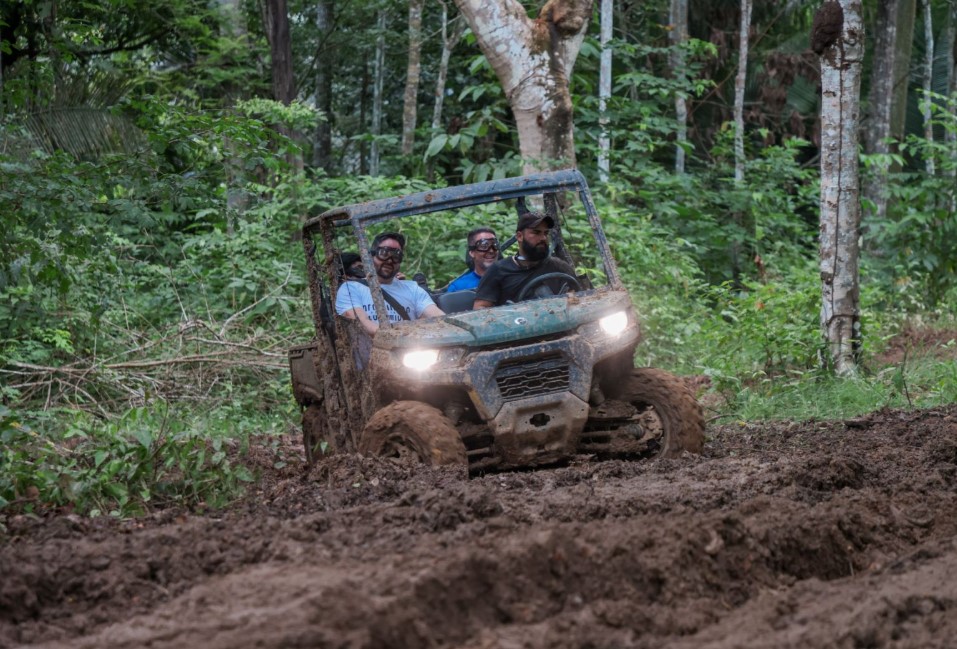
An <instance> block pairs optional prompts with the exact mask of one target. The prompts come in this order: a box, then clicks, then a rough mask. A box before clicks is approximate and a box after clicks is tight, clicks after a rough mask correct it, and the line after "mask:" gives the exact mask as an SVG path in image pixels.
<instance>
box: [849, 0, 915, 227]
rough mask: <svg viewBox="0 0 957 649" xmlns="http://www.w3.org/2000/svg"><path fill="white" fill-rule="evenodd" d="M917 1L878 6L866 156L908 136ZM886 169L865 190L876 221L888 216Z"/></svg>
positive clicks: (890, 0) (889, 0) (883, 0)
mask: <svg viewBox="0 0 957 649" xmlns="http://www.w3.org/2000/svg"><path fill="white" fill-rule="evenodd" d="M915 2H916V0H881V1H880V2H878V3H877V20H876V24H875V32H876V33H875V34H874V47H873V52H874V65H873V68H872V70H871V89H870V94H869V95H868V101H867V106H868V114H867V119H866V120H865V123H864V132H863V134H862V135H863V140H864V152H865V153H868V154H875V153H878V154H886V153H891V152H892V150H891V147H890V145H888V144H887V142H886V141H885V140H886V139H887V138H895V139H899V138H901V137H902V136H903V132H904V117H905V113H906V110H907V80H908V75H909V74H910V57H911V50H912V47H913V40H914V13H915ZM888 171H889V170H888V169H886V168H882V169H875V171H874V173H873V174H872V176H871V178H870V180H869V181H868V182H867V184H866V186H865V187H864V197H865V198H866V199H867V200H868V201H870V202H872V203H873V204H874V206H875V209H874V217H875V218H876V219H877V220H878V221H883V220H884V219H885V218H886V216H887V195H886V191H885V188H886V186H887V172H888Z"/></svg>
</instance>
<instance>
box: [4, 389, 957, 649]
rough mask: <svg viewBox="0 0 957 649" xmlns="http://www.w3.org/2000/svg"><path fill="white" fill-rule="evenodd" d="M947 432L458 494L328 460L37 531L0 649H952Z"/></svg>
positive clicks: (506, 478)
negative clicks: (227, 489) (151, 518)
mask: <svg viewBox="0 0 957 649" xmlns="http://www.w3.org/2000/svg"><path fill="white" fill-rule="evenodd" d="M955 412H957V409H955V408H951V409H942V410H939V411H925V412H923V413H916V414H913V413H904V414H902V413H896V412H887V413H878V414H876V415H873V416H872V417H871V419H869V420H867V421H864V422H855V423H854V425H853V427H851V428H845V426H842V425H837V424H800V425H798V424H779V425H767V426H764V427H754V426H750V427H741V426H730V427H724V428H720V429H716V430H714V431H712V439H711V441H710V442H709V445H708V448H707V449H706V456H705V457H703V458H693V457H692V458H682V459H678V460H662V461H655V462H648V463H642V464H636V463H627V462H608V463H601V464H595V463H584V462H583V463H580V464H574V465H572V466H570V467H567V468H564V469H552V470H545V471H538V472H530V473H510V474H498V475H489V476H484V477H481V478H478V479H473V480H471V481H467V480H462V479H461V478H459V477H456V476H455V475H454V474H452V473H449V472H448V471H445V472H443V471H441V470H426V471H410V470H409V469H407V468H406V467H401V466H396V465H392V464H388V463H381V462H377V461H375V460H369V459H362V458H333V459H330V460H328V461H327V462H326V463H324V464H323V465H320V466H319V467H317V469H316V470H314V471H313V472H312V474H311V475H309V476H308V477H306V478H299V479H295V480H293V481H290V482H288V483H285V484H283V485H279V486H278V488H277V489H275V490H274V492H273V493H272V494H269V495H267V496H266V497H265V498H264V501H263V502H260V503H255V504H252V505H250V506H249V508H248V510H247V511H233V512H230V513H228V515H227V516H226V517H224V518H223V519H221V520H210V519H208V518H190V519H188V520H186V521H185V522H183V521H180V522H175V521H174V522H162V521H161V522H158V523H157V524H156V526H155V527H152V528H147V529H143V530H139V531H130V530H127V531H126V532H125V533H121V534H117V530H115V529H108V528H107V529H103V530H99V531H97V530H90V529H89V525H91V524H90V523H82V525H80V529H73V530H71V529H65V530H55V529H54V528H53V527H52V526H54V525H55V523H52V522H51V523H48V524H46V527H44V526H42V525H38V526H37V527H36V528H35V529H25V530H24V531H23V533H22V537H21V538H22V539H23V540H22V541H18V540H17V538H16V537H15V538H14V539H13V541H11V542H8V543H7V544H6V545H5V546H3V547H2V549H0V575H12V576H13V578H14V579H15V580H17V583H18V584H19V586H18V587H17V588H16V589H11V588H10V587H9V584H11V583H13V582H12V581H9V580H7V579H4V580H3V584H4V585H2V586H0V611H4V612H3V613H0V645H3V646H17V645H19V644H29V643H44V642H48V643H49V644H47V645H44V646H64V645H69V646H76V647H125V646H134V645H135V646H143V645H144V644H148V645H149V646H154V647H165V646H168V647H173V646H185V645H197V644H203V645H206V646H207V647H209V648H210V649H214V648H215V647H245V646H250V647H251V646H265V647H280V646H282V647H295V646H341V647H398V646H410V647H412V646H415V647H498V646H501V647H511V646H515V647H581V646H589V645H590V646H603V647H606V646H621V647H645V646H648V647H651V646H655V647H662V646H664V647H691V646H696V647H697V646H706V647H752V646H753V647H763V646H822V647H823V646H834V647H868V646H874V647H879V646H897V647H927V646H931V647H932V646H941V647H943V646H950V645H949V644H948V643H950V642H951V638H953V637H957V636H955V635H954V633H953V632H954V631H957V629H955V628H954V624H955V623H954V622H951V621H950V620H951V619H952V618H957V615H954V611H953V610H952V609H953V608H954V607H955V602H957V585H955V586H950V584H952V583H953V584H957V580H955V579H953V577H954V576H955V573H957V548H955V541H954V539H955V533H957V490H955V474H957V418H955ZM300 512H311V513H300ZM59 520H60V521H61V522H60V523H56V524H59V525H61V526H63V523H62V519H59ZM83 525H86V526H87V527H86V529H83ZM65 527H67V528H69V525H67V526H65ZM52 532H56V533H52ZM57 535H59V538H58V537H57ZM27 540H30V541H34V542H35V543H36V547H29V548H28V547H26V541H27ZM67 546H72V547H73V553H72V556H73V559H72V560H64V559H62V558H59V559H58V557H59V556H61V554H62V553H63V552H64V551H65V549H66V548H67ZM31 553H32V554H31ZM100 556H112V557H114V558H115V559H114V561H111V562H110V565H108V566H106V567H100V568H97V566H96V565H94V563H95V561H96V557H100ZM37 558H41V560H42V564H43V568H42V569H41V567H39V566H38V562H37V560H36V559H37ZM143 562H145V563H146V566H147V569H144V568H142V567H139V568H137V567H136V566H141V564H142V563H143ZM151 562H152V563H151ZM101 563H102V561H101ZM8 571H9V572H8ZM38 575H41V576H39V577H38ZM66 575H69V577H70V579H69V580H67V579H65V576H66ZM98 580H99V581H98ZM104 580H105V581H104ZM154 581H155V583H156V585H158V586H159V587H160V588H162V589H163V591H165V592H163V591H160V590H157V589H156V587H155V586H151V585H150V583H151V582H154ZM65 583H71V584H72V587H71V588H64V586H63V585H64V584H65ZM57 588H60V591H59V592H55V591H56V589H57ZM131 593H132V595H131ZM31 597H32V598H33V599H32V601H33V604H31V605H27V604H24V602H27V601H28V600H30V598H31ZM131 597H138V598H139V599H138V600H137V603H134V604H133V605H132V606H130V605H129V600H130V598H131ZM17 598H19V599H17ZM71 598H73V601H70V600H71ZM85 599H89V600H91V601H89V602H85V603H84V601H83V600H85ZM17 602H20V603H19V604H18V603H17ZM18 607H19V608H18ZM116 607H120V608H121V611H120V613H121V614H115V613H114V614H113V615H112V616H110V615H109V614H101V617H102V618H103V619H95V618H96V614H97V613H98V612H101V611H102V609H103V608H108V609H109V608H116ZM123 607H125V608H123ZM11 611H13V613H11ZM16 616H19V617H16ZM109 623H112V626H107V625H108V624H109ZM83 634H89V635H88V636H86V637H78V636H81V635H83ZM4 643H6V644H4Z"/></svg>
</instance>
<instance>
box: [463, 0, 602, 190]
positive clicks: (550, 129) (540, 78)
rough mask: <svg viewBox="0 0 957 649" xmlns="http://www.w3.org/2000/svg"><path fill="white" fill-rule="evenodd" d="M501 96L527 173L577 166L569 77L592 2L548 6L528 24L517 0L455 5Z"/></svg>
mask: <svg viewBox="0 0 957 649" xmlns="http://www.w3.org/2000/svg"><path fill="white" fill-rule="evenodd" d="M455 2H456V4H457V5H458V7H459V11H461V12H462V14H463V15H464V16H465V18H466V20H467V21H468V23H469V26H470V27H471V28H472V33H473V34H475V38H476V40H477V41H478V44H479V47H480V48H481V49H482V52H483V53H484V54H485V58H486V59H488V62H489V64H490V65H491V66H492V69H493V70H495V74H496V75H497V76H498V80H499V82H500V83H501V84H502V88H503V90H504V91H505V96H506V98H507V99H508V103H509V106H511V108H512V113H513V114H514V115H515V123H516V125H517V127H518V142H519V148H520V149H521V153H522V159H523V161H524V166H525V171H526V172H527V173H528V172H532V171H535V170H541V169H546V168H549V167H554V168H559V167H571V166H574V165H575V146H574V133H573V124H572V100H571V94H570V93H569V90H568V76H569V74H571V71H572V69H573V68H574V66H575V59H576V58H577V57H578V52H579V50H580V49H581V44H582V41H583V40H584V38H585V32H586V31H587V29H588V23H589V21H590V19H591V14H592V0H548V2H546V3H545V5H544V6H543V7H542V9H541V11H540V12H539V14H538V18H536V19H535V20H530V19H529V18H528V16H527V14H526V13H525V9H524V7H523V6H522V5H521V3H519V2H518V0H455Z"/></svg>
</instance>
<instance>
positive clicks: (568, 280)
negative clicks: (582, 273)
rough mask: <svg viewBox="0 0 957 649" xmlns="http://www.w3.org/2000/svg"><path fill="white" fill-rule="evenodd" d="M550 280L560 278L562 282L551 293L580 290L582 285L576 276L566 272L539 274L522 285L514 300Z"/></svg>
mask: <svg viewBox="0 0 957 649" xmlns="http://www.w3.org/2000/svg"><path fill="white" fill-rule="evenodd" d="M552 280H562V281H563V282H564V283H563V284H562V285H561V286H560V287H559V289H558V292H556V293H553V295H562V294H563V293H567V292H568V291H580V290H582V285H581V283H580V282H579V281H578V279H577V278H576V277H573V276H571V275H569V274H568V273H545V274H543V275H539V276H538V277H533V278H532V279H531V280H529V282H528V284H526V285H525V286H523V287H522V290H521V291H519V292H518V296H517V297H516V298H515V301H516V302H521V301H522V300H524V299H525V297H526V296H527V295H529V294H530V293H531V292H532V291H534V290H535V289H536V288H538V287H539V286H540V285H542V284H544V283H545V282H549V281H552ZM549 290H550V289H549Z"/></svg>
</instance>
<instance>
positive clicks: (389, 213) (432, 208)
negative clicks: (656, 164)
mask: <svg viewBox="0 0 957 649" xmlns="http://www.w3.org/2000/svg"><path fill="white" fill-rule="evenodd" d="M586 187H587V184H586V182H585V178H584V176H582V174H581V172H580V171H578V170H577V169H563V170H561V171H550V172H543V173H536V174H529V175H527V176H516V177H514V178H503V179H501V180H490V181H487V182H483V183H473V184H471V185H458V186H455V187H446V188H443V189H430V190H428V191H424V192H418V193H416V194H407V195H405V196H395V197H391V198H381V199H378V200H374V201H367V202H365V203H354V204H352V205H344V206H342V207H336V208H333V209H331V210H328V211H326V212H323V213H322V214H320V215H319V216H316V217H313V218H311V219H309V220H308V221H306V223H305V224H304V225H303V229H304V230H310V231H311V230H313V229H315V228H316V227H318V226H319V224H320V223H322V222H324V221H328V220H333V221H336V222H337V223H336V225H345V224H346V223H348V222H352V223H355V224H358V223H376V222H379V221H385V220H388V219H393V218H396V217H400V216H408V215H410V214H427V213H429V212H438V211H441V210H450V209H456V208H461V207H467V206H469V205H478V204H481V203H490V202H493V201H501V200H508V199H514V198H519V197H520V196H529V195H532V194H547V193H551V192H557V191H580V190H582V189H584V188H586Z"/></svg>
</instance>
